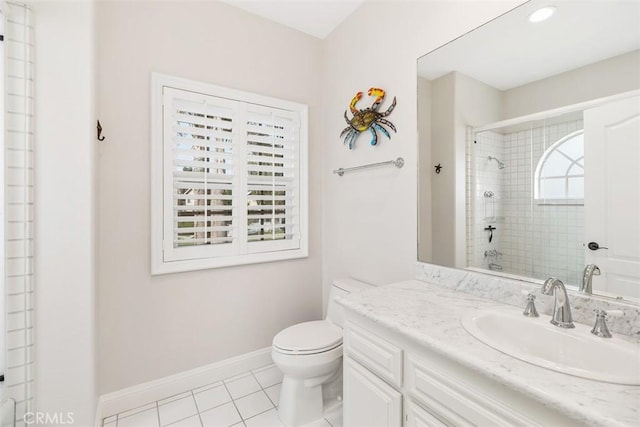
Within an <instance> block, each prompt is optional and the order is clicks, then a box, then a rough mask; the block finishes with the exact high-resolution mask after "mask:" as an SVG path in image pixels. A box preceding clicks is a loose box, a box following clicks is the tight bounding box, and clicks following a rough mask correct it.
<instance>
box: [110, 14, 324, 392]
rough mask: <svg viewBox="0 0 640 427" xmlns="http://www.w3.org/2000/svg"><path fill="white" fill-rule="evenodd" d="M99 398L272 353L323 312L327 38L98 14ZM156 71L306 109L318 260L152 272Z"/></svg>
mask: <svg viewBox="0 0 640 427" xmlns="http://www.w3.org/2000/svg"><path fill="white" fill-rule="evenodd" d="M97 11H98V15H97V16H98V34H99V41H98V45H99V58H100V59H99V92H98V98H99V117H100V120H101V123H102V125H103V127H104V135H105V137H106V140H105V141H104V142H103V143H101V144H100V159H99V163H100V171H99V185H100V191H99V205H100V218H99V224H98V234H99V265H98V268H99V292H98V297H99V300H98V301H99V305H98V311H99V348H100V360H99V362H100V363H99V390H100V393H101V394H102V393H106V392H111V391H114V390H116V389H120V388H123V387H127V386H132V385H135V384H139V383H141V382H144V381H149V380H154V379H157V378H161V377H164V376H167V375H170V374H175V373H178V372H181V371H184V370H187V369H192V368H196V367H199V366H203V365H206V364H209V363H214V362H217V361H220V360H223V359H226V358H229V357H233V356H237V355H240V354H244V353H247V352H250V351H253V350H257V349H260V348H264V347H268V346H270V345H271V339H272V338H273V336H274V335H275V334H276V333H277V332H278V331H279V330H281V329H282V328H284V327H286V326H289V325H291V324H294V323H297V322H301V321H306V320H313V319H319V318H320V317H321V315H322V310H321V295H322V287H321V251H320V247H321V226H322V222H321V206H322V188H321V180H320V173H321V170H322V160H321V159H322V152H323V146H325V145H326V141H325V140H324V139H323V138H321V123H320V118H321V116H322V113H321V107H322V90H321V89H322V87H321V59H322V58H321V53H322V52H321V42H320V40H319V39H315V38H313V37H311V36H307V35H304V34H302V33H300V32H297V31H294V30H291V29H288V28H285V27H283V26H280V25H277V24H275V23H273V22H270V21H267V20H264V19H261V18H258V17H256V16H254V15H250V14H248V13H246V12H244V11H241V10H239V9H236V8H232V7H230V6H227V5H226V4H224V3H221V2H104V3H100V4H99V5H98V7H97ZM152 71H157V72H163V73H167V74H173V75H177V76H180V77H185V78H191V79H195V80H200V81H205V82H210V83H213V84H216V85H222V86H228V87H232V88H236V89H240V90H245V91H253V92H257V93H259V94H263V95H268V96H273V97H278V98H283V99H288V100H292V101H296V102H300V103H305V104H308V105H309V116H310V142H309V150H310V152H309V158H310V172H309V182H310V186H309V188H310V206H309V212H310V218H309V219H310V229H309V231H310V248H309V249H310V256H309V257H308V258H306V259H299V260H292V261H283V262H273V263H266V264H254V265H249V266H240V267H233V268H221V269H213V270H203V271H197V272H190V273H180V274H171V275H163V276H154V277H152V276H151V275H150V267H149V266H150V244H149V241H150V240H149V239H150V236H149V220H150V210H149V197H150V196H149V187H150V182H149V173H150V172H149V167H150V166H149V152H150V145H149V144H150V136H149V115H150V112H149V103H150V99H149V98H150V93H149V78H150V73H151V72H152Z"/></svg>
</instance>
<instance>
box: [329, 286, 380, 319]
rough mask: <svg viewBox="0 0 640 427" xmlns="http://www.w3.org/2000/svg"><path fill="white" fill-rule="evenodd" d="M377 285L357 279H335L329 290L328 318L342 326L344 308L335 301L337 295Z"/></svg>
mask: <svg viewBox="0 0 640 427" xmlns="http://www.w3.org/2000/svg"><path fill="white" fill-rule="evenodd" d="M374 287H375V286H374V285H372V284H370V283H365V282H361V281H359V280H356V279H349V278H345V279H334V280H333V284H332V285H331V290H330V291H329V305H328V307H327V320H329V321H331V322H333V323H334V324H335V325H337V326H340V327H341V328H342V323H343V322H342V319H343V318H344V314H343V310H344V308H343V307H342V306H341V305H340V304H338V303H337V302H335V301H334V299H335V297H336V296H338V295H339V296H344V295H348V294H350V293H351V292H360V291H363V290H365V289H371V288H374Z"/></svg>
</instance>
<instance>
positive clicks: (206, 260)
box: [151, 73, 309, 275]
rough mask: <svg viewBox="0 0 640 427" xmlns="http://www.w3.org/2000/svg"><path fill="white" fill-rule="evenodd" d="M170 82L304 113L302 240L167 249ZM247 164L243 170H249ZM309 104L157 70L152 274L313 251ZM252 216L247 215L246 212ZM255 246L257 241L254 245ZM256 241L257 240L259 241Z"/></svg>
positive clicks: (284, 257) (154, 84) (290, 256)
mask: <svg viewBox="0 0 640 427" xmlns="http://www.w3.org/2000/svg"><path fill="white" fill-rule="evenodd" d="M164 88H169V89H178V90H182V91H189V92H194V93H196V94H202V95H204V96H214V97H218V98H225V99H229V100H234V101H240V102H243V103H246V104H247V105H250V106H253V107H256V108H260V106H265V107H270V108H277V109H281V110H286V111H290V112H296V113H297V114H299V119H300V130H299V162H298V165H296V166H297V167H296V174H297V178H298V187H297V188H298V189H299V193H300V194H299V199H298V201H299V218H297V221H298V222H299V224H296V228H297V229H298V231H299V235H300V238H299V244H298V245H295V247H293V248H291V245H285V246H283V245H282V244H281V242H280V241H266V242H260V245H261V246H263V248H261V249H259V251H258V252H257V253H256V251H255V250H251V249H247V248H246V246H247V245H246V244H241V246H244V249H243V250H242V252H241V253H239V254H237V253H236V254H232V255H228V254H222V255H216V254H215V252H216V251H215V250H214V251H209V252H210V253H209V254H206V252H207V250H206V248H205V246H206V245H203V249H204V251H202V252H201V251H198V250H197V248H194V247H189V248H185V249H189V251H185V252H191V253H192V255H189V256H187V257H182V259H176V258H175V257H173V256H168V255H166V254H167V253H169V252H171V250H169V251H165V244H167V243H168V244H170V245H171V246H172V245H173V238H172V237H171V238H170V240H171V241H168V239H166V238H165V236H166V234H167V232H168V231H167V230H171V229H172V228H171V227H173V220H174V218H173V215H172V214H171V213H168V212H167V208H166V205H165V194H166V193H165V186H166V185H169V183H170V181H169V180H167V175H170V174H171V173H172V172H171V169H170V168H169V169H170V170H169V171H168V172H167V171H166V169H167V164H169V165H171V162H166V159H165V144H164V139H163V138H164V129H163V128H164V120H163V98H164V96H163V91H164ZM244 170H245V169H244V168H242V171H243V172H244ZM308 193H309V186H308V107H307V106H306V105H304V104H299V103H295V102H291V101H286V100H282V99H277V98H271V97H267V96H262V95H258V94H254V93H250V92H244V91H239V90H235V89H230V88H225V87H221V86H216V85H212V84H208V83H203V82H198V81H194V80H189V79H184V78H180V77H175V76H170V75H166V74H160V73H152V74H151V274H153V275H156V274H167V273H176V272H183V271H192V270H203V269H209V268H220V267H229V266H234V265H244V264H255V263H262V262H271V261H281V260H288V259H295V258H304V257H307V256H308V255H309V243H308V234H309V233H308V228H309V227H308V218H309V214H308V205H309V198H308ZM245 219H246V216H245ZM167 223H170V227H169V226H168V224H167ZM249 246H251V245H249ZM253 246H256V245H253Z"/></svg>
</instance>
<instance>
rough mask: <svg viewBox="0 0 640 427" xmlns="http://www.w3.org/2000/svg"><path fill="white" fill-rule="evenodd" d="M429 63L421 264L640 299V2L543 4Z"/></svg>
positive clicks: (486, 28) (422, 143)
mask: <svg viewBox="0 0 640 427" xmlns="http://www.w3.org/2000/svg"><path fill="white" fill-rule="evenodd" d="M543 6H546V7H548V6H552V9H551V12H554V13H553V14H552V15H551V16H550V17H549V18H548V19H546V20H542V21H539V22H532V21H535V20H536V19H535V16H536V15H535V14H534V13H535V12H536V11H538V10H540V9H541V8H542V7H543ZM417 72H418V133H419V155H420V167H419V183H418V188H419V230H418V258H419V260H420V261H423V262H428V263H432V264H438V265H444V266H449V267H455V268H467V269H473V270H477V271H480V272H485V273H489V274H497V275H504V276H508V277H515V278H520V279H524V280H531V281H542V280H544V279H546V278H548V277H557V278H559V279H561V280H563V281H564V282H565V283H566V284H568V285H572V286H575V287H579V286H580V285H581V284H582V282H583V271H584V268H585V266H586V265H588V264H595V265H597V266H598V267H599V271H600V272H601V274H600V275H599V276H595V277H593V292H594V293H599V294H602V295H608V296H615V297H629V298H631V299H638V298H640V2H638V1H617V0H610V1H566V0H562V1H556V2H555V3H553V2H549V1H544V2H543V1H538V0H531V1H529V2H527V3H524V4H523V5H521V6H519V7H517V8H515V9H513V10H511V11H510V12H508V13H506V14H504V15H502V16H500V17H498V18H496V19H494V20H493V21H491V22H489V23H487V24H485V25H483V26H481V27H479V28H477V29H475V30H473V31H471V32H469V33H467V34H465V35H464V36H462V37H460V38H458V39H456V40H454V41H452V42H450V43H448V44H446V45H444V46H442V47H440V48H438V49H436V50H434V51H432V52H430V53H428V54H427V55H425V56H423V57H421V58H419V59H418V64H417Z"/></svg>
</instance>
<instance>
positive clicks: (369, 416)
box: [343, 357, 402, 427]
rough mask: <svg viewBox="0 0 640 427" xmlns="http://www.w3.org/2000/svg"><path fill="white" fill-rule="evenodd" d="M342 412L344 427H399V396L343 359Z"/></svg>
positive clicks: (353, 363)
mask: <svg viewBox="0 0 640 427" xmlns="http://www.w3.org/2000/svg"><path fill="white" fill-rule="evenodd" d="M343 412H344V413H343V416H344V425H345V427H347V426H348V427H400V426H401V425H402V395H401V394H400V393H399V392H398V391H396V390H395V389H394V388H393V387H391V386H390V385H389V384H387V383H386V382H384V381H382V380H381V379H380V378H378V377H377V376H375V375H374V374H372V373H371V372H370V371H368V370H367V369H366V368H364V367H363V366H361V365H360V364H359V363H358V362H355V361H354V360H353V359H351V358H350V357H345V359H344V407H343Z"/></svg>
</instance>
